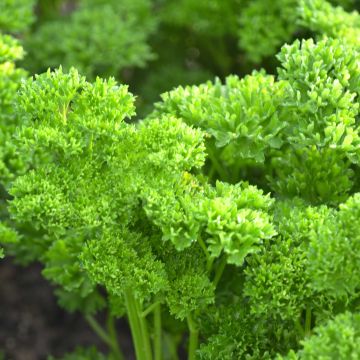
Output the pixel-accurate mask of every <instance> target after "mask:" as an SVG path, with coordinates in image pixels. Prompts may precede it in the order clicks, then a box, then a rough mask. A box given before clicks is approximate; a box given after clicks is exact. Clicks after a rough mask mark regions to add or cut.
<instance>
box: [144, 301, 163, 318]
mask: <svg viewBox="0 0 360 360" xmlns="http://www.w3.org/2000/svg"><path fill="white" fill-rule="evenodd" d="M158 305H160V301H156V302H155V303H153V304H151V305H150V306H149V307H148V308H147V309H145V310H144V311H143V312H142V313H141V316H142V317H143V318H145V317H147V316H148V315H149V314H150V313H151V312H152V311H154V309H155V308H156V307H157V306H158Z"/></svg>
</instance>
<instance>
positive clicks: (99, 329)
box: [85, 315, 112, 347]
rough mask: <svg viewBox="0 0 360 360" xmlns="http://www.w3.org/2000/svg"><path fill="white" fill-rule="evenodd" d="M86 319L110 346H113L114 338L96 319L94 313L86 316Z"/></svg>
mask: <svg viewBox="0 0 360 360" xmlns="http://www.w3.org/2000/svg"><path fill="white" fill-rule="evenodd" d="M85 319H86V321H87V322H88V324H89V325H90V327H91V328H92V329H93V330H94V332H95V333H96V334H97V335H98V336H99V338H100V339H101V340H103V341H104V342H105V343H106V344H107V345H108V346H109V347H112V340H111V337H110V336H109V334H108V333H107V332H106V331H105V330H104V329H103V328H102V327H101V325H100V324H99V323H98V322H97V321H96V319H95V318H94V317H93V316H92V315H86V316H85Z"/></svg>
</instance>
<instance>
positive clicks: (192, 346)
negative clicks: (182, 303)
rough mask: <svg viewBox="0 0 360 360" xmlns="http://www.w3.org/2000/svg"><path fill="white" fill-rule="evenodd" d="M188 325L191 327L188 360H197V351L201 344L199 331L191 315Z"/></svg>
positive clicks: (188, 318)
mask: <svg viewBox="0 0 360 360" xmlns="http://www.w3.org/2000/svg"><path fill="white" fill-rule="evenodd" d="M187 323H188V327H189V334H190V336H189V350H188V360H195V358H196V350H197V348H198V342H199V330H198V329H197V327H196V325H195V323H194V321H193V319H192V317H191V315H189V316H188V317H187Z"/></svg>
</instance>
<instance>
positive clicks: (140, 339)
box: [125, 290, 152, 360]
mask: <svg viewBox="0 0 360 360" xmlns="http://www.w3.org/2000/svg"><path fill="white" fill-rule="evenodd" d="M125 306H126V310H127V315H128V319H129V324H130V329H131V335H132V338H133V342H134V347H135V353H136V359H137V360H152V353H151V346H150V339H149V336H148V335H147V332H146V331H144V324H145V326H146V323H145V319H144V318H143V317H142V316H141V311H140V305H139V304H138V301H137V300H136V298H135V297H134V295H133V293H132V292H131V290H127V291H125Z"/></svg>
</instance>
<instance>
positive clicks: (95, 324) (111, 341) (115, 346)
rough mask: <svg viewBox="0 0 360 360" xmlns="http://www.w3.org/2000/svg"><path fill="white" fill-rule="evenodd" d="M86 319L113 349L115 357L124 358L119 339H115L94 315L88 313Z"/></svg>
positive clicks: (119, 359) (121, 359)
mask: <svg viewBox="0 0 360 360" xmlns="http://www.w3.org/2000/svg"><path fill="white" fill-rule="evenodd" d="M85 319H86V321H87V322H88V324H89V325H90V327H91V328H92V329H93V331H94V332H95V333H96V334H97V335H98V336H99V338H100V339H101V340H103V341H104V342H105V343H106V344H107V345H108V346H109V348H110V349H111V350H112V352H113V354H114V356H115V359H116V360H123V359H124V356H123V354H122V353H121V350H120V348H119V345H118V343H117V341H114V340H116V339H113V338H112V337H111V336H110V335H109V334H108V333H107V332H106V331H105V330H104V329H103V328H102V326H101V325H100V324H99V323H98V322H97V320H96V319H95V317H94V316H92V315H86V316H85Z"/></svg>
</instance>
